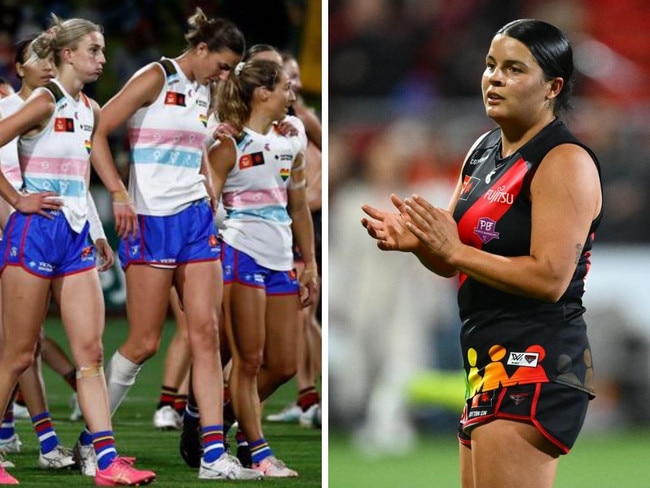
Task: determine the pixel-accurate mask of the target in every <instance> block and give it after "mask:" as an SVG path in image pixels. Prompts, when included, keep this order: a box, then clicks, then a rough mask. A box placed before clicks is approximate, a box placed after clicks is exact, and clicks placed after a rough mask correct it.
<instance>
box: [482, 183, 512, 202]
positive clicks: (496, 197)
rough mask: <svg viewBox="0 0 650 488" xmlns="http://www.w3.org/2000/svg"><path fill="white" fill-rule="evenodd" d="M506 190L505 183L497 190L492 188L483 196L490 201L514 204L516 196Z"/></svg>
mask: <svg viewBox="0 0 650 488" xmlns="http://www.w3.org/2000/svg"><path fill="white" fill-rule="evenodd" d="M505 190H506V187H505V185H504V186H500V187H499V188H497V189H496V190H492V189H490V190H488V191H486V192H485V194H484V195H483V198H484V199H485V200H487V201H488V202H490V203H505V204H507V205H512V204H513V203H514V201H515V196H514V195H513V194H512V193H508V192H507V191H505Z"/></svg>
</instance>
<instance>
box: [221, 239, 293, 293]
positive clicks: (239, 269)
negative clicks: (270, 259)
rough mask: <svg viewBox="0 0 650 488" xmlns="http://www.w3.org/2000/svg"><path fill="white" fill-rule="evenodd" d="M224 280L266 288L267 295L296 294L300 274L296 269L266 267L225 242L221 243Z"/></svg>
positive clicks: (227, 282) (228, 282)
mask: <svg viewBox="0 0 650 488" xmlns="http://www.w3.org/2000/svg"><path fill="white" fill-rule="evenodd" d="M221 265H222V266H223V282H224V284H226V285H227V284H231V283H234V282H237V283H240V284H242V285H246V286H252V287H254V288H262V289H264V290H266V294H267V295H294V294H297V293H298V290H299V289H300V286H299V284H298V275H297V273H296V270H295V269H292V270H291V271H277V270H274V269H269V268H265V267H264V266H260V265H259V264H257V263H256V262H255V260H254V259H253V258H252V257H250V256H249V255H248V254H246V253H244V252H241V251H238V250H237V249H235V248H234V247H232V246H229V245H228V244H226V243H225V242H222V243H221Z"/></svg>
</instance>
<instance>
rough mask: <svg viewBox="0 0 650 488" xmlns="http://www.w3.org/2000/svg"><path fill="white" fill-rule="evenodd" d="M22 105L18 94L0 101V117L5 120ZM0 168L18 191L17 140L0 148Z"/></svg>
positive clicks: (19, 185)
mask: <svg viewBox="0 0 650 488" xmlns="http://www.w3.org/2000/svg"><path fill="white" fill-rule="evenodd" d="M24 104H25V101H24V100H23V99H22V98H20V96H19V95H18V93H14V94H13V95H10V96H8V97H7V98H3V99H2V100H0V116H1V117H2V118H3V119H5V118H7V117H9V116H10V115H11V114H13V113H14V112H17V111H18V109H19V108H20V107H22V106H23V105H24ZM0 168H1V169H2V174H3V175H4V176H5V178H7V181H9V183H11V186H13V187H14V188H15V189H16V190H20V189H21V188H22V186H23V177H22V175H21V174H20V163H19V162H18V138H15V139H12V140H11V141H9V142H8V143H7V144H5V145H4V146H2V147H0Z"/></svg>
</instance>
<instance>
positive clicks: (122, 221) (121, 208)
mask: <svg viewBox="0 0 650 488" xmlns="http://www.w3.org/2000/svg"><path fill="white" fill-rule="evenodd" d="M111 197H112V199H113V216H114V217H115V232H116V233H117V235H118V236H119V237H120V238H122V239H128V238H129V235H131V236H132V237H135V236H136V234H137V232H138V214H137V213H136V212H135V207H134V206H133V202H132V201H131V198H130V197H129V194H128V192H127V191H126V190H119V191H116V192H113V193H111Z"/></svg>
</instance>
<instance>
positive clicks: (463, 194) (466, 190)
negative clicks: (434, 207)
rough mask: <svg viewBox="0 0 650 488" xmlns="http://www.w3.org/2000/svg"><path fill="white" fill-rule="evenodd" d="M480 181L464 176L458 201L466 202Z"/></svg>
mask: <svg viewBox="0 0 650 488" xmlns="http://www.w3.org/2000/svg"><path fill="white" fill-rule="evenodd" d="M480 181H481V180H479V179H478V178H476V177H474V176H469V175H465V179H464V180H463V186H462V187H461V189H460V196H459V197H458V199H459V200H467V199H468V198H469V196H470V194H471V193H472V192H473V191H474V188H476V184H477V183H479V182H480Z"/></svg>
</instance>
